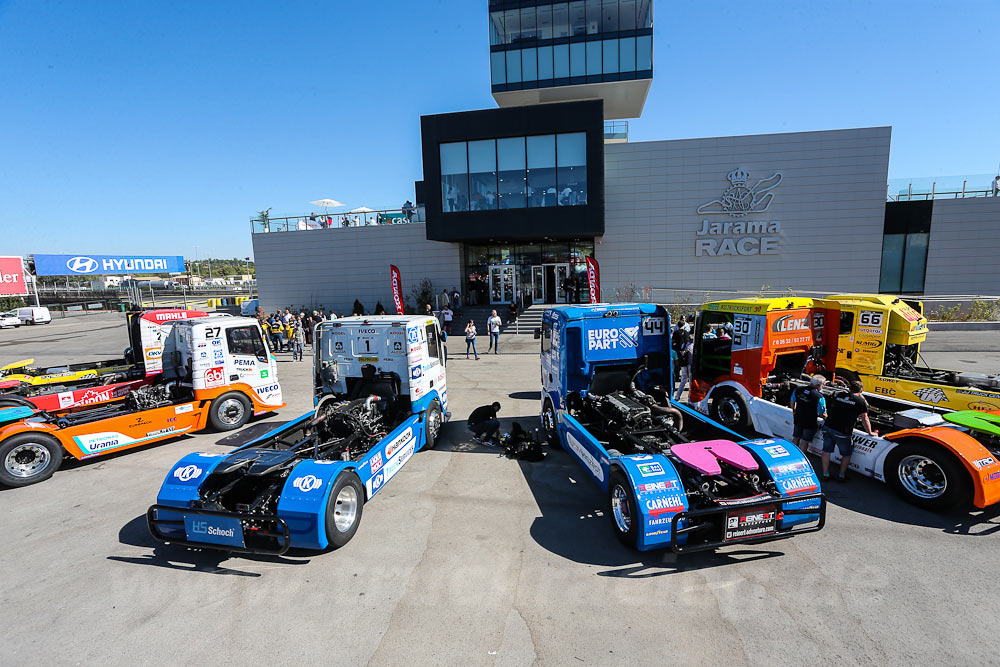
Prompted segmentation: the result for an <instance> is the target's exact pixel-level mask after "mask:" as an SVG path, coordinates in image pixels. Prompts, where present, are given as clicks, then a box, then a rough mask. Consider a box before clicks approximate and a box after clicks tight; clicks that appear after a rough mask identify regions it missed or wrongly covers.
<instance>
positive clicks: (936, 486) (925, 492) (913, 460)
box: [884, 439, 972, 512]
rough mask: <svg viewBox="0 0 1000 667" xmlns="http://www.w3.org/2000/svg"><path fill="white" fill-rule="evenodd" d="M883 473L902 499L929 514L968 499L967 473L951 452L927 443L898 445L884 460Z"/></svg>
mask: <svg viewBox="0 0 1000 667" xmlns="http://www.w3.org/2000/svg"><path fill="white" fill-rule="evenodd" d="M884 474H885V479H886V481H887V482H888V483H889V486H891V487H892V488H893V490H894V491H895V492H896V493H897V494H899V496H900V497H901V498H902V499H903V500H905V501H906V502H908V503H911V504H913V505H916V506H917V507H922V508H924V509H926V510H930V511H932V512H943V511H945V510H949V509H951V508H952V507H954V506H956V505H957V504H959V503H967V502H969V501H970V500H971V498H972V485H971V480H970V478H969V472H968V471H967V470H966V469H965V468H964V467H963V466H962V464H961V463H960V462H959V461H958V459H956V458H955V457H954V456H953V455H952V454H951V452H948V451H947V450H945V449H944V448H943V447H940V446H938V445H934V444H931V443H929V442H921V441H920V440H913V439H909V440H903V441H902V442H900V444H899V446H898V447H895V448H893V450H892V451H891V452H889V455H888V456H887V457H886V459H885V469H884Z"/></svg>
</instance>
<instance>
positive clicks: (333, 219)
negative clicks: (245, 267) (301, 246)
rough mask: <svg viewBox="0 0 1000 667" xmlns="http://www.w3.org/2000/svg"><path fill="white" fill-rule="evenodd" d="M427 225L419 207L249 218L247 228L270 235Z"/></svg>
mask: <svg viewBox="0 0 1000 667" xmlns="http://www.w3.org/2000/svg"><path fill="white" fill-rule="evenodd" d="M420 222H427V217H426V215H425V213H424V207H423V206H422V205H417V206H414V207H413V208H410V209H407V210H404V209H402V208H390V209H383V210H380V211H356V212H351V211H348V212H347V213H319V214H317V213H311V214H309V215H295V216H289V217H281V218H268V219H267V220H261V219H260V218H251V219H250V229H251V231H252V232H253V233H254V234H268V233H271V232H306V231H313V230H318V229H345V228H349V227H374V226H376V225H406V224H410V223H420Z"/></svg>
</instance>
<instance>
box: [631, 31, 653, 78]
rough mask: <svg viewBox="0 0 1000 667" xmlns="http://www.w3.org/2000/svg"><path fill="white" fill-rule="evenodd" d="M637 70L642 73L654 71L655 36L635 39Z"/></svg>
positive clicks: (643, 36)
mask: <svg viewBox="0 0 1000 667" xmlns="http://www.w3.org/2000/svg"><path fill="white" fill-rule="evenodd" d="M635 68H636V69H637V70H639V71H640V72H643V71H646V70H651V69H653V36H652V35H642V36H640V37H636V38H635Z"/></svg>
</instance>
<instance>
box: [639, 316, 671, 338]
mask: <svg viewBox="0 0 1000 667" xmlns="http://www.w3.org/2000/svg"><path fill="white" fill-rule="evenodd" d="M666 328H667V322H666V319H665V318H662V317H646V318H643V320H642V335H643V336H662V335H663V334H664V333H665V332H666Z"/></svg>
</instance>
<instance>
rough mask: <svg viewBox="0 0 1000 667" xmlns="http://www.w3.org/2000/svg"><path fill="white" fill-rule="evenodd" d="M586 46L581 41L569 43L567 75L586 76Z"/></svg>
mask: <svg viewBox="0 0 1000 667" xmlns="http://www.w3.org/2000/svg"><path fill="white" fill-rule="evenodd" d="M586 53H587V52H586V46H585V45H584V43H583V42H577V43H576V44H570V45H569V75H570V76H587V55H586Z"/></svg>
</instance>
